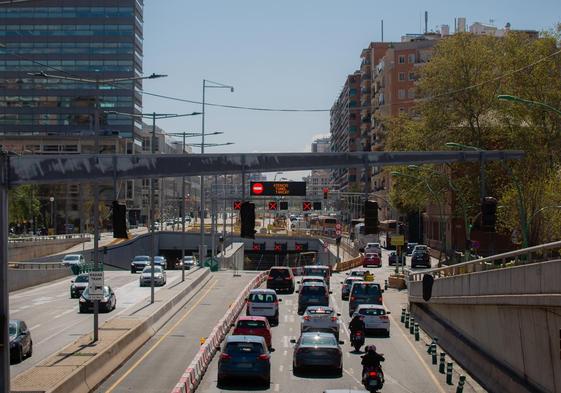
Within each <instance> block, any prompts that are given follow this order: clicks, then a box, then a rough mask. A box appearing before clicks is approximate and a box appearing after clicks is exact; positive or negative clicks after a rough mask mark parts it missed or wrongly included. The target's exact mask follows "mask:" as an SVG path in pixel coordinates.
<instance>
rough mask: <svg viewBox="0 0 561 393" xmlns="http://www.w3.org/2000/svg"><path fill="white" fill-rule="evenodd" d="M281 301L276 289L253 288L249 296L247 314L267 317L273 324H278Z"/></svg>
mask: <svg viewBox="0 0 561 393" xmlns="http://www.w3.org/2000/svg"><path fill="white" fill-rule="evenodd" d="M280 301H282V299H279V298H278V297H277V292H276V291H275V290H274V289H252V290H251V291H249V295H248V296H247V309H246V315H248V316H252V317H266V318H267V319H268V320H269V321H270V322H271V324H272V325H278V324H279V302H280Z"/></svg>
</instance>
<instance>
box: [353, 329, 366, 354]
mask: <svg viewBox="0 0 561 393" xmlns="http://www.w3.org/2000/svg"><path fill="white" fill-rule="evenodd" d="M351 345H352V346H353V347H354V349H355V351H357V352H359V351H360V347H362V346H363V345H364V332H363V331H361V330H356V331H354V332H352V334H351Z"/></svg>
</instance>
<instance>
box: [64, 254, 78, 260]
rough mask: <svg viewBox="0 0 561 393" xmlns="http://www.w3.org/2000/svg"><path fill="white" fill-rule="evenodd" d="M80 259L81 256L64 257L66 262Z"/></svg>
mask: <svg viewBox="0 0 561 393" xmlns="http://www.w3.org/2000/svg"><path fill="white" fill-rule="evenodd" d="M79 259H80V255H67V256H65V257H64V260H65V261H77V260H79Z"/></svg>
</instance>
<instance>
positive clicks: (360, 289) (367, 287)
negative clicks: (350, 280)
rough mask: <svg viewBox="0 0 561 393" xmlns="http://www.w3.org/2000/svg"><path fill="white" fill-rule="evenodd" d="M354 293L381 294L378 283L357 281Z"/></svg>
mask: <svg viewBox="0 0 561 393" xmlns="http://www.w3.org/2000/svg"><path fill="white" fill-rule="evenodd" d="M352 291H353V295H358V296H361V295H378V294H380V286H379V285H378V284H367V283H362V284H359V283H355V284H353V289H352Z"/></svg>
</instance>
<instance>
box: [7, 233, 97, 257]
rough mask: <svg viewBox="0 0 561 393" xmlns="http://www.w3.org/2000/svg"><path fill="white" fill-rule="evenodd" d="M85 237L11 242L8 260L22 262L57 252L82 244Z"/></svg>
mask: <svg viewBox="0 0 561 393" xmlns="http://www.w3.org/2000/svg"><path fill="white" fill-rule="evenodd" d="M83 241H86V240H85V239H53V240H41V241H33V242H31V241H28V242H21V243H20V242H11V243H10V244H9V245H8V261H10V262H22V261H29V260H31V259H35V258H40V257H43V256H45V255H51V254H56V253H58V252H61V251H64V250H67V249H69V248H70V247H73V246H75V245H76V244H80V243H82V242H83ZM59 259H60V258H59Z"/></svg>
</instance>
